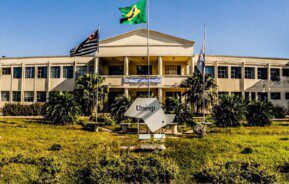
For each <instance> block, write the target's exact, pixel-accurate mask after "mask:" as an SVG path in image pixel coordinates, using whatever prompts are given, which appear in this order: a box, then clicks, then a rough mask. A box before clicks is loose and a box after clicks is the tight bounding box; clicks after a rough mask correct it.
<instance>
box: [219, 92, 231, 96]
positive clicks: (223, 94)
mask: <svg viewBox="0 0 289 184" xmlns="http://www.w3.org/2000/svg"><path fill="white" fill-rule="evenodd" d="M226 95H229V92H224V91H221V92H219V93H218V96H219V97H223V96H226Z"/></svg>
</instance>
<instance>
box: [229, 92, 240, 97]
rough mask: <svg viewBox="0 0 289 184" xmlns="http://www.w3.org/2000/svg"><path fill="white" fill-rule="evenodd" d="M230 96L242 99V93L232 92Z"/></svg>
mask: <svg viewBox="0 0 289 184" xmlns="http://www.w3.org/2000/svg"><path fill="white" fill-rule="evenodd" d="M231 94H232V95H234V96H238V97H240V98H242V92H232V93H231Z"/></svg>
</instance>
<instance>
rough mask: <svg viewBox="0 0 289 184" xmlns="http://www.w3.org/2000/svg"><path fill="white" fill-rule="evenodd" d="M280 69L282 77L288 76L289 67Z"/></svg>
mask: <svg viewBox="0 0 289 184" xmlns="http://www.w3.org/2000/svg"><path fill="white" fill-rule="evenodd" d="M282 71H283V72H282V73H283V76H284V77H289V68H283V70H282Z"/></svg>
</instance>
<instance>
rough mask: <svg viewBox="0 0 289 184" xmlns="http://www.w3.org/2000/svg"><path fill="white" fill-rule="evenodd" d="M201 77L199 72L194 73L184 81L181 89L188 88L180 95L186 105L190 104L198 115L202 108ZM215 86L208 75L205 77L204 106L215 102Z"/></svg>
mask: <svg viewBox="0 0 289 184" xmlns="http://www.w3.org/2000/svg"><path fill="white" fill-rule="evenodd" d="M202 86H203V76H202V74H200V72H194V74H193V75H192V76H190V77H189V78H188V79H186V80H185V81H184V82H183V83H182V84H181V87H184V88H188V90H187V91H186V92H184V93H183V94H182V95H183V96H185V97H186V103H187V104H189V103H191V104H192V105H193V106H195V107H196V113H197V114H199V113H200V111H201V110H202V108H203V87H202ZM216 89H217V85H216V82H215V80H214V79H213V78H211V77H210V75H206V76H205V106H206V107H209V106H211V105H213V104H214V103H215V102H216V99H217V92H216Z"/></svg>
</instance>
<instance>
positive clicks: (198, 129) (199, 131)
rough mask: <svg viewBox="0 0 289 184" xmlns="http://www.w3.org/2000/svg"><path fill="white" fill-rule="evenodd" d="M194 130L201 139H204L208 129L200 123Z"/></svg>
mask: <svg viewBox="0 0 289 184" xmlns="http://www.w3.org/2000/svg"><path fill="white" fill-rule="evenodd" d="M193 130H194V132H195V133H196V134H197V135H198V137H199V138H202V137H204V136H205V135H206V134H207V130H208V127H207V126H206V125H202V124H199V123H198V124H196V125H195V126H194V129H193Z"/></svg>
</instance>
